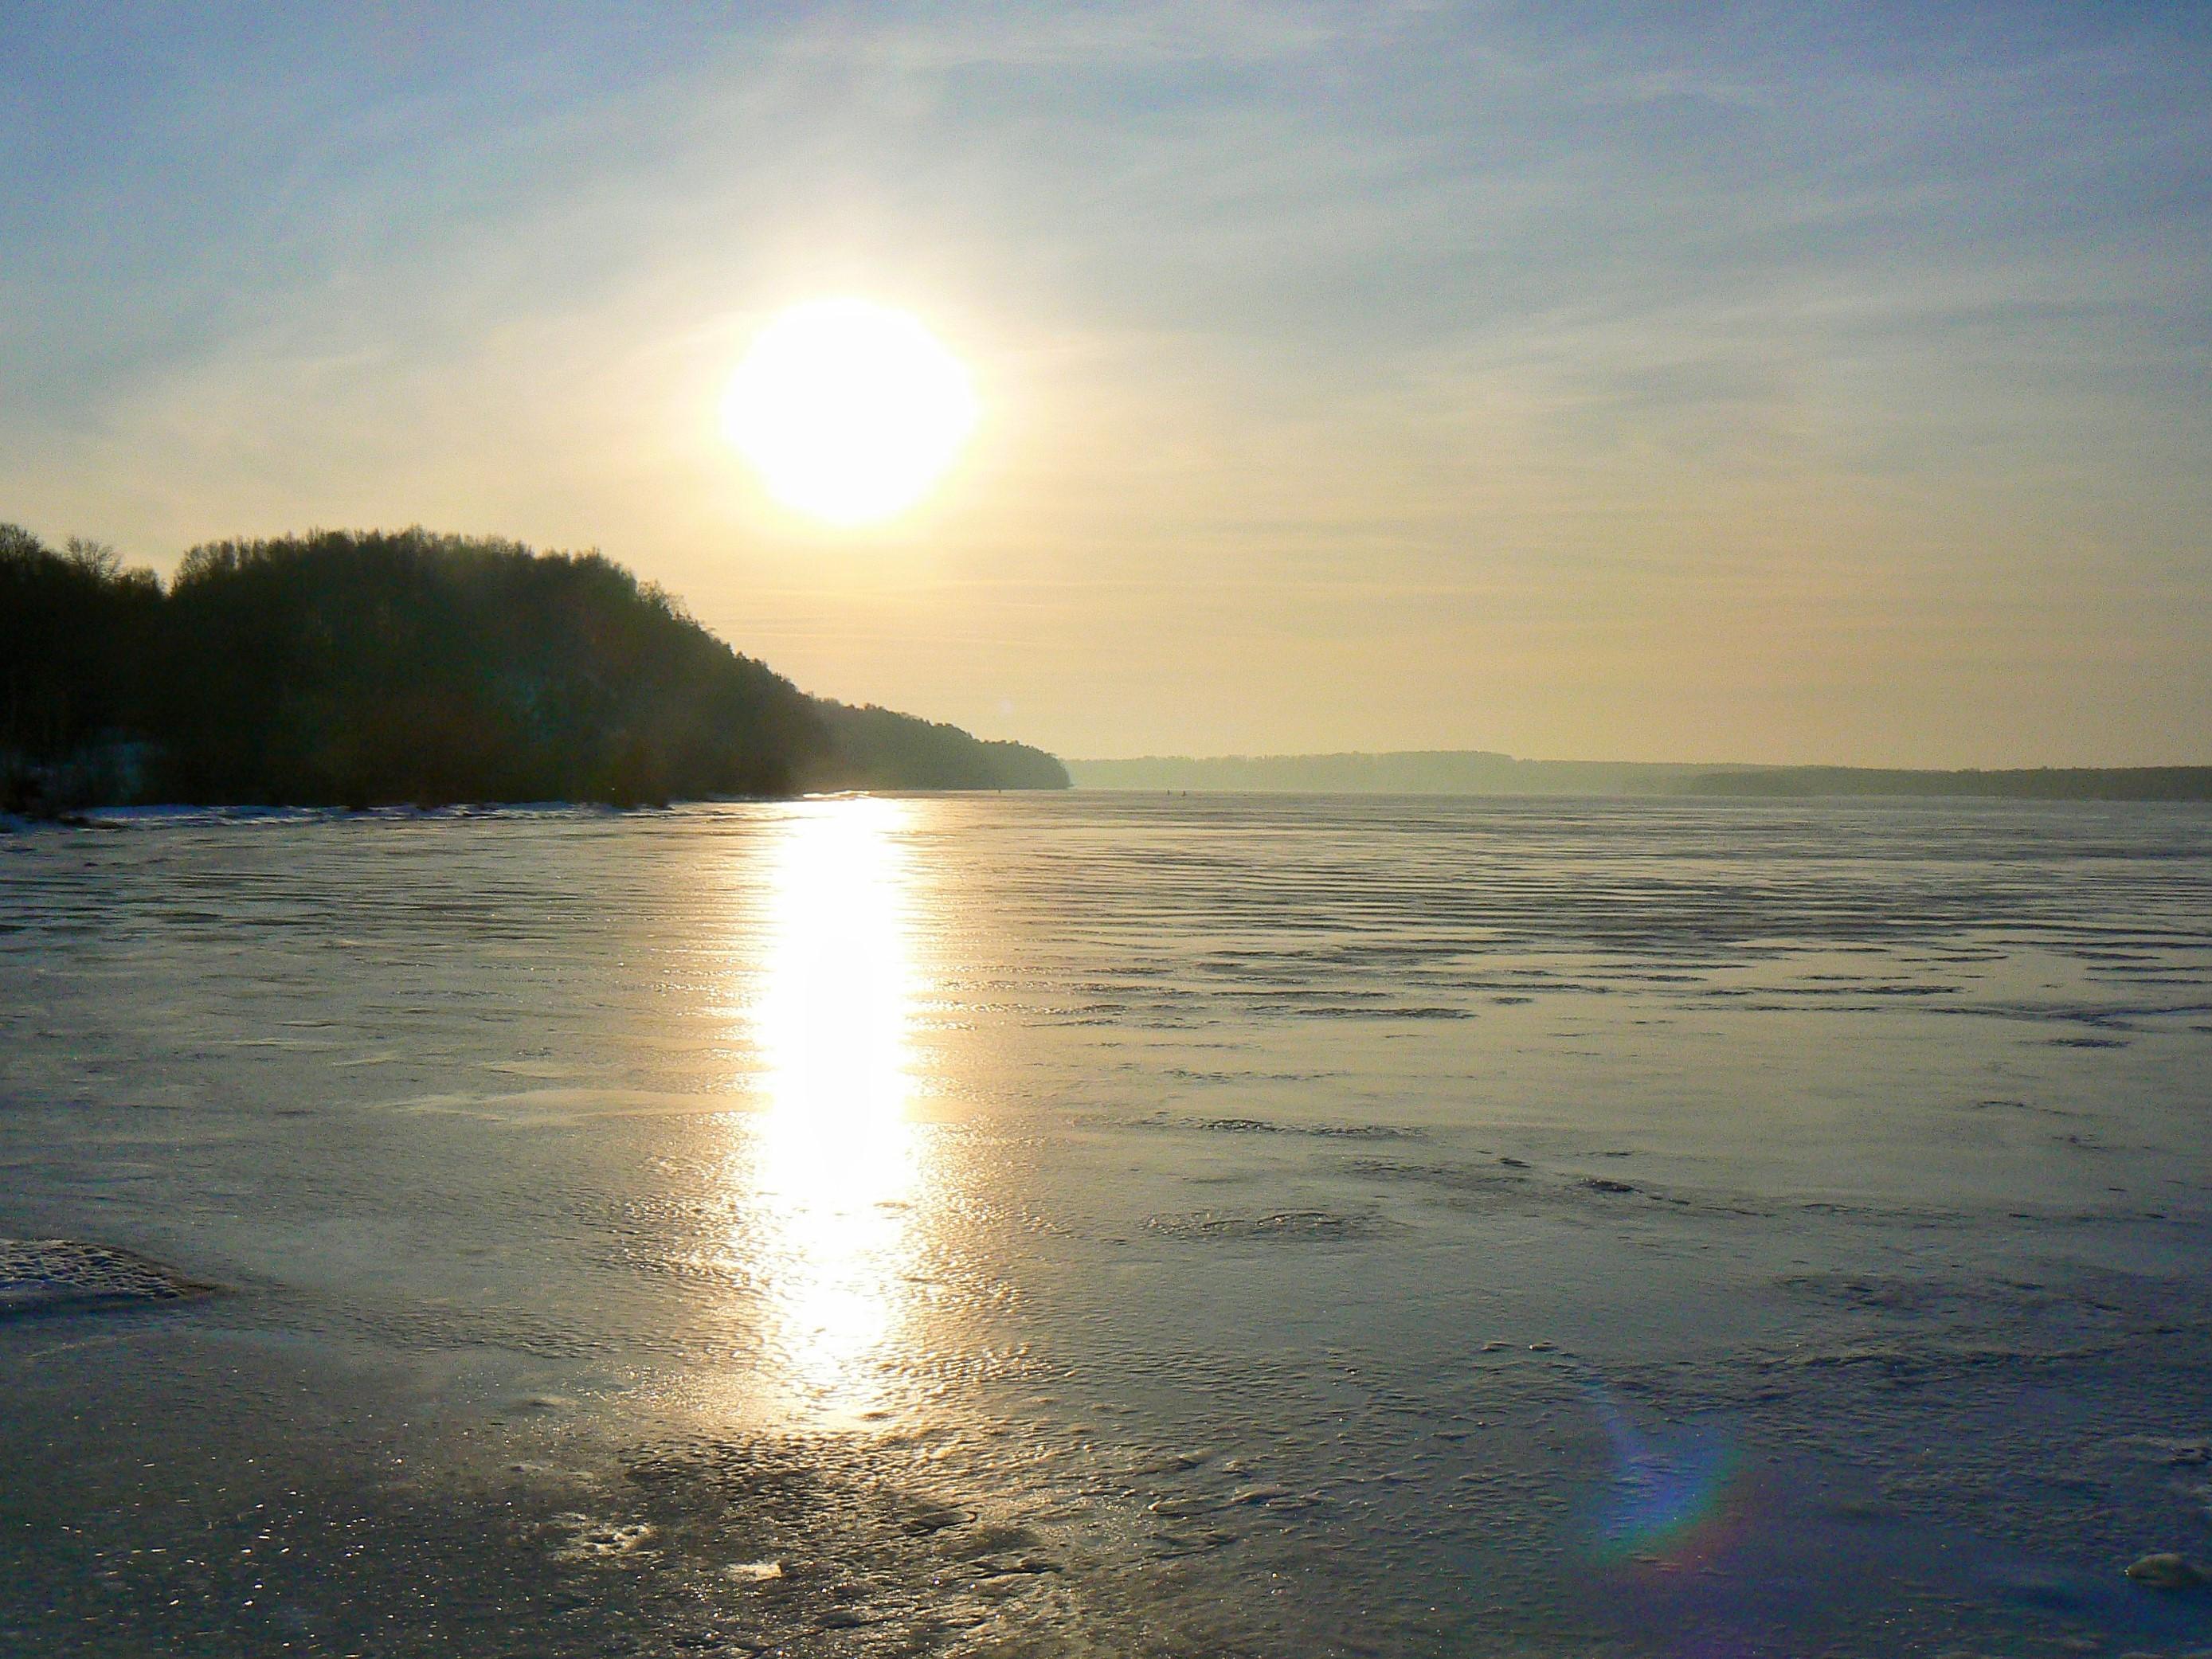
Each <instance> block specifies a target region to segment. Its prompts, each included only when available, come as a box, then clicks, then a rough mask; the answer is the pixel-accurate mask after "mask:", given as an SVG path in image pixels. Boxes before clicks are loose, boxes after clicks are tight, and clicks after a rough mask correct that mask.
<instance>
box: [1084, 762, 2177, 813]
mask: <svg viewBox="0 0 2212 1659" xmlns="http://www.w3.org/2000/svg"><path fill="white" fill-rule="evenodd" d="M1066 767H1067V771H1068V775H1069V777H1070V779H1071V781H1073V783H1074V785H1075V787H1077V788H1079V789H1120V790H1171V789H1192V790H1202V791H1206V792H1208V793H1231V794H1237V793H1246V794H1388V795H1565V796H1653V797H1674V798H1678V799H1679V798H1683V797H1718V798H1737V799H1790V800H1797V799H1833V798H1850V799H1874V798H1883V797H1889V798H1907V799H1911V798H1922V799H1991V800H2168V801H2212V766H2112V767H2018V768H2008V769H1995V770H1978V769H1955V770H1941V769H1917V768H1906V767H1858V766H1754V765H1725V764H1722V765H1694V764H1682V763H1666V762H1647V761H1538V760H1519V759H1516V758H1515V757H1513V756H1510V755H1504V754H1498V753H1494V752H1492V751H1490V750H1395V751H1391V752H1386V753H1377V754H1334V755H1221V756H1212V757H1185V756H1145V757H1139V758H1136V759H1131V760H1071V761H1068V762H1066Z"/></svg>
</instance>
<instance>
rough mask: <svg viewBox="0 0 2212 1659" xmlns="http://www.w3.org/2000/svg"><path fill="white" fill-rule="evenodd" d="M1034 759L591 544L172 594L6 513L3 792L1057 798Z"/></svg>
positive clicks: (34, 801) (211, 797)
mask: <svg viewBox="0 0 2212 1659" xmlns="http://www.w3.org/2000/svg"><path fill="white" fill-rule="evenodd" d="M1066 783H1067V775H1066V772H1065V770H1064V769H1062V768H1061V767H1060V763H1059V762H1058V761H1056V760H1054V758H1053V757H1051V756H1049V755H1048V754H1045V753H1044V752H1043V751H1042V750H1036V749H1033V748H1030V747H1029V746H1027V745H1025V744H1015V743H1001V742H987V741H984V740H982V739H980V738H975V737H973V736H971V735H969V733H968V732H963V731H961V730H959V729H958V728H957V727H955V726H945V725H939V724H933V723H932V722H930V721H927V720H918V719H915V718H914V717H913V716H911V715H907V714H894V713H893V712H891V711H890V710H889V709H884V708H852V707H849V706H848V705H846V704H842V703H838V702H829V701H827V700H825V699H822V698H817V697H811V696H807V695H806V694H805V693H804V692H802V691H800V690H799V689H798V688H797V687H796V686H794V685H793V684H792V683H791V682H790V681H789V680H787V679H786V678H783V677H782V676H781V675H780V674H778V673H776V672H775V671H773V670H772V669H770V668H769V667H768V666H767V665H764V664H763V663H760V662H757V661H755V660H753V659H750V658H749V657H745V656H742V655H740V654H739V653H737V652H736V651H734V650H732V648H731V647H729V646H728V645H726V643H724V642H723V641H721V640H720V639H718V638H716V637H715V636H714V635H713V634H711V633H709V632H708V630H707V629H705V628H703V627H702V626H701V625H700V624H699V623H697V622H696V621H695V620H693V619H692V618H691V617H690V616H689V615H687V614H686V613H685V611H684V609H683V607H682V605H680V604H679V603H678V601H677V600H676V599H673V598H672V597H671V596H670V595H669V594H668V593H666V592H664V591H662V590H661V589H660V588H659V587H657V586H653V585H652V584H651V583H642V582H640V581H639V580H637V578H636V577H635V576H634V575H633V574H630V573H629V571H627V570H625V569H623V568H622V567H621V566H620V565H618V564H616V563H615V562H613V561H611V560H610V559H608V558H606V557H605V556H603V555H601V554H599V553H598V552H596V551H593V552H585V553H557V552H556V553H543V554H541V553H536V552H533V551H532V550H531V549H529V548H527V547H525V546H523V545H521V544H519V543H515V542H510V541H505V540H499V539H494V538H472V537H461V536H449V535H440V534H435V533H433V532H428V531H424V530H421V529H414V530H406V531H401V532H336V531H319V532H313V533H310V534H308V535H306V536H300V537H294V536H287V537H282V538H275V539H270V540H262V541H226V542H213V543H209V544H205V545H203V546H199V547H196V548H194V549H192V550H191V551H190V552H189V553H187V554H186V555H185V558H184V561H183V562H182V563H181V565H180V566H179V568H178V570H177V573H176V575H175V577H174V579H173V580H172V581H171V582H170V583H169V584H168V585H167V587H164V586H162V585H161V583H160V582H159V581H158V580H156V579H155V577H154V576H153V574H151V573H150V572H147V571H143V570H129V569H125V568H123V567H122V564H121V561H120V560H119V559H118V557H117V556H116V555H115V553H114V552H113V550H112V549H109V548H106V547H104V546H101V545H100V544H97V543H93V542H87V541H83V540H80V539H72V540H71V541H70V542H69V543H68V544H65V545H64V546H63V547H61V548H58V549H57V548H52V547H49V546H47V545H46V544H44V543H43V542H41V541H40V540H39V538H36V537H34V536H33V535H31V534H30V533H29V532H26V531H24V530H21V529H20V528H18V527H16V526H0V808H5V809H6V810H10V811H33V812H38V811H63V810H67V809H70V808H74V807H80V806H88V805H123V804H128V803H132V802H143V801H163V802H179V803H193V804H201V805H301V806H346V807H370V806H381V805H450V804H454V803H460V802H492V801H550V800H567V801H592V802H602V803H606V804H610V805H625V806H631V805H652V804H659V803H663V802H666V801H670V800H674V799H697V798H702V797H709V796H723V795H784V794H790V793H799V792H804V791H812V790H833V789H999V788H1009V789H1034V788H1063V787H1066Z"/></svg>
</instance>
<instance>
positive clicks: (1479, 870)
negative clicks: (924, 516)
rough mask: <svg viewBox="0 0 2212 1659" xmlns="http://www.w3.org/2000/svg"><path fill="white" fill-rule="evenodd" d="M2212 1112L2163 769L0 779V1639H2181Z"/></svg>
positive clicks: (2203, 992)
mask: <svg viewBox="0 0 2212 1659" xmlns="http://www.w3.org/2000/svg"><path fill="white" fill-rule="evenodd" d="M2208 1124H2212V811H2208V810H2207V809H2205V808H2203V807H2189V806H2166V807H2153V806H2132V805H2065V806H2044V805H2025V804H2015V803H1990V804H1974V805H1969V804H1963V803H1936V802H1922V803H1912V804H1881V803H1857V804H1852V803H1819V804H1808V805H1790V804H1759V805H1738V804H1729V803H1723V802H1704V801H1699V802H1686V803H1681V804H1670V803H1667V802H1663V801H1638V802H1615V803H1608V802H1599V801H1577V800H1565V801H1536V800H1449V799H1373V798H1367V799H1352V798H1328V799H1282V798H1261V797H1243V798H1231V797H1211V798H1208V797H1189V798H1181V799H1164V798H1161V797H1157V796H1154V797H1138V796H1121V795H1109V794H1091V793H1077V794H1071V795H1065V796H1012V795H1010V796H1002V797H1001V796H992V797H942V798H916V799H832V800H819V801H807V802H800V803H794V804H789V805H725V806H701V807H696V808H687V809H680V810H677V811H669V812H661V813H648V814H636V815H623V816H617V815H611V814H599V813H590V812H569V811H505V812H484V813H480V814H466V813H454V814H439V815H430V816H422V817H412V816H404V815H395V816H389V817H384V816H365V817H343V816H319V815H295V816H289V817H288V816H276V817H260V818H242V819H223V818H219V817H214V816H211V815H201V816H197V817H195V816H191V815H185V816H180V817H144V818H132V819H117V820H112V821H109V822H107V823H102V824H100V825H99V826H97V827H90V828H77V829H55V828H49V829H33V830H24V831H21V832H19V833H16V834H13V835H7V836H0V1235H5V1236H6V1237H10V1238H14V1239H16V1240H42V1239H49V1238H61V1239H70V1240H76V1241H81V1242H83V1243H88V1244H92V1245H97V1246H104V1247H111V1248H114V1249H125V1250H129V1251H134V1252H137V1253H141V1254H143V1255H144V1256H146V1257H148V1258H151V1259H152V1260H154V1261H158V1262H160V1263H162V1264H165V1265H166V1266H167V1267H170V1268H172V1269H174V1270H175V1271H176V1272H177V1273H179V1274H181V1275H184V1276H185V1277H186V1278H188V1279H191V1280H194V1281H198V1282H202V1283H205V1284H208V1285H216V1286H218V1287H219V1289H218V1290H217V1291H216V1293H215V1294H213V1295H210V1296H205V1297H181V1298H178V1299H173V1300H163V1301H158V1302H156V1301H147V1300H144V1299H143V1298H140V1297H133V1296H131V1295H130V1294H118V1295H116V1296H113V1297H109V1298H108V1299H107V1300H106V1301H105V1302H104V1303H102V1304H100V1305H90V1304H75V1303H70V1302H67V1301H64V1302H61V1303H58V1304H57V1303H54V1302H53V1301H52V1299H51V1298H46V1297H45V1291H43V1290H40V1287H38V1286H35V1285H33V1286H32V1287H31V1288H32V1289H33V1290H37V1291H39V1297H32V1298H30V1299H20V1298H19V1299H18V1300H15V1301H9V1300H7V1299H5V1298H0V1387H4V1389H6V1391H7V1396H8V1401H9V1405H8V1408H7V1410H6V1412H5V1413H0V1455H4V1458H5V1464H4V1468H5V1473H6V1480H5V1482H4V1489H0V1652H7V1653H11V1654H12V1653H26V1654H28V1653H41V1654H45V1653H85V1654H118V1655H119V1654H137V1653H143V1652H146V1651H149V1650H164V1651H173V1652H192V1653H209V1654H217V1653H221V1654H228V1653H252V1654H263V1653H282V1652H290V1653H306V1654H331V1655H339V1654H349V1653H359V1654H373V1655H378V1656H383V1655H413V1654H425V1655H427V1654H433V1653H436V1654H448V1653H466V1654H471V1655H477V1654H485V1655H491V1654H501V1655H504V1654H514V1655H522V1654H538V1653H562V1654H567V1653H579V1654H582V1653H590V1654H602V1653H629V1652H635V1653H640V1654H670V1655H676V1654H696V1653H719V1652H746V1651H763V1652H765V1651H775V1652H781V1653H790V1654H823V1655H842V1654H856V1655H857V1654H885V1655H890V1654H932V1653H939V1652H943V1653H949V1654H963V1655H969V1654H972V1655H976V1656H982V1655H1006V1656H1012V1655H1017V1654H1020V1655H1036V1656H1057V1655H1078V1654H1093V1653H1095V1654H1099V1655H1143V1654H1149V1653H1159V1654H1188V1655H1198V1654H1223V1655H1251V1656H1260V1655H1330V1654H1378V1655H1408V1656H1427V1655H1438V1656H1442V1655H1455V1656H1457V1655H1488V1654H1499V1655H1518V1654H1528V1655H1547V1656H1549V1655H1559V1654H1582V1653H1590V1654H1610V1653H1620V1654H1625V1655H1679V1656H1684V1659H1687V1656H1749V1655H1770V1654H1771V1655H1777V1656H1809V1655H1819V1654H1831V1653H1832V1654H1837V1655H1866V1656H1875V1655H1897V1654H1919V1653H1924V1654H1928V1655H1930V1656H1934V1655H1939V1654H1946V1653H1954V1652H1955V1653H1961V1654H1979V1653H1989V1654H2003V1655H2033V1654H2045V1653H2048V1654H2051V1655H2059V1654H2064V1653H2081V1652H2090V1651H2100V1652H2104V1653H2107V1654H2111V1655H2113V1656H2118V1655H2120V1654H2123V1653H2130V1652H2142V1653H2154V1654H2161V1655H2163V1654H2179V1653H2185V1652H2188V1651H2190V1650H2193V1649H2197V1648H2202V1647H2205V1646H2207V1645H2212V1593H2208V1592H2207V1591H2205V1590H2204V1589H2201V1588H2195V1589H2192V1588H2159V1587H2154V1586H2152V1585H2148V1584H2145V1583H2137V1582H2132V1581H2130V1579H2129V1578H2128V1577H2125V1576H2124V1569H2125V1568H2126V1567H2127V1566H2128V1565H2130V1563H2131V1562H2134V1561H2136V1559H2138V1558H2140V1557H2142V1556H2144V1555H2146V1554H2148V1553H2154V1552H2161V1551H2173V1552H2179V1553H2181V1554H2183V1555H2185V1556H2187V1557H2190V1558H2191V1559H2194V1560H2197V1561H2198V1562H2201V1563H2203V1564H2204V1565H2207V1566H2208V1567H2212V1520H2208V1515H2212V1321H2208V1315H2212V1135H2209V1134H2208ZM41 1249H43V1250H45V1251H46V1254H44V1255H41V1254H40V1250H41ZM75 1260H76V1258H72V1257H69V1256H67V1255H65V1254H56V1253H55V1252H53V1251H52V1249H51V1248H50V1247H40V1249H20V1248H19V1249H15V1251H14V1252H13V1253H12V1255H9V1256H8V1257H7V1258H6V1259H5V1260H0V1279H6V1278H7V1276H8V1274H9V1273H14V1274H15V1276H16V1280H17V1282H18V1285H19V1288H20V1287H21V1282H22V1281H23V1280H25V1279H35V1278H36V1277H37V1275H38V1273H40V1272H41V1271H45V1269H44V1268H41V1267H40V1265H39V1264H40V1263H42V1262H45V1263H48V1264H50V1265H51V1266H52V1273H53V1274H54V1276H56V1277H57V1278H58V1279H61V1280H62V1281H64V1285H63V1288H64V1289H67V1288H68V1287H69V1285H74V1284H76V1282H77V1280H76V1279H73V1278H72V1277H71V1274H72V1273H75V1272H76V1269H75V1268H73V1267H71V1265H70V1264H71V1262H72V1261H75ZM123 1260H125V1261H126V1262H127V1260H128V1259H127V1258H125V1259H123ZM8 1261H14V1262H15V1264H16V1265H15V1266H14V1267H9V1266H8V1265H7V1262H8ZM24 1263H28V1264H30V1265H28V1266H25V1265H23V1264H24ZM94 1288H96V1287H94ZM126 1289H127V1287H126ZM40 1298H45V1299H40Z"/></svg>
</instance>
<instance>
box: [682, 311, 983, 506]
mask: <svg viewBox="0 0 2212 1659" xmlns="http://www.w3.org/2000/svg"><path fill="white" fill-rule="evenodd" d="M977 413H978V410H977V405H976V402H975V386H974V384H973V382H972V381H971V380H969V374H968V370H967V368H966V366H965V365H963V363H962V362H961V361H960V360H959V359H958V358H957V357H956V356H953V355H952V354H951V352H950V351H948V350H946V349H945V346H944V344H943V343H941V342H940V341H939V339H938V338H937V337H936V336H935V335H933V334H932V333H931V332H930V331H928V330H927V328H925V327H923V326H922V325H921V322H920V321H919V320H918V319H915V317H913V316H912V315H910V314H909V313H906V312H903V311H897V310H894V309H892V308H891V307H889V306H880V305H877V304H875V303H874V302H872V301H867V300H854V299H836V300H815V301H810V302H809V303H807V304H805V305H801V306H794V307H792V308H791V309H790V310H788V311H786V312H784V313H781V315H779V316H777V317H776V318H775V319H774V320H773V321H771V322H770V323H769V325H768V326H767V327H765V328H763V330H761V331H760V332H759V334H757V336H755V337H754V339H753V343H752V344H751V345H750V347H748V348H747V349H746V351H745V355H744V357H743V358H742V359H741V360H740V361H739V362H738V367H737V370H736V372H735V373H734V374H732V375H731V376H730V384H729V388H728V390H727V391H726V392H724V393H723V396H722V431H723V434H724V435H725V436H726V437H727V438H728V439H729V441H730V442H731V443H732V445H734V446H735V447H736V448H737V451H738V453H739V454H741V455H743V456H744V458H745V459H747V460H748V461H750V462H751V463H752V465H753V467H754V469H755V470H756V471H757V472H758V473H759V474H760V476H761V482H762V483H763V484H765V485H766V486H767V487H768V490H769V494H770V495H774V496H775V498H776V499H777V500H778V501H781V502H782V503H783V504H784V505H785V506H787V507H793V508H795V509H797V510H798V511H799V512H801V513H807V514H810V515H811V516H812V517H814V518H817V519H821V520H825V521H827V522H828V523H830V524H834V525H841V526H854V525H866V524H874V523H878V522H880V521H881V520H884V519H888V518H890V516H891V515H892V514H893V513H898V512H900V511H902V509H904V508H906V507H911V506H913V505H914V504H915V502H916V501H920V500H921V498H922V497H923V496H924V495H927V494H928V493H929V489H930V486H931V485H933V484H934V483H936V482H937V481H938V479H939V478H940V477H943V476H944V475H945V470H946V469H947V468H948V467H950V466H951V465H952V463H953V461H954V460H955V459H957V457H958V455H959V453H960V449H961V446H962V445H963V444H965V443H966V442H967V441H968V436H969V434H970V433H971V432H973V431H974V430H975V418H976V415H977Z"/></svg>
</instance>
